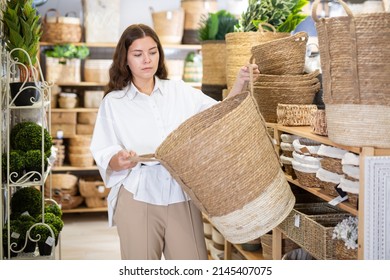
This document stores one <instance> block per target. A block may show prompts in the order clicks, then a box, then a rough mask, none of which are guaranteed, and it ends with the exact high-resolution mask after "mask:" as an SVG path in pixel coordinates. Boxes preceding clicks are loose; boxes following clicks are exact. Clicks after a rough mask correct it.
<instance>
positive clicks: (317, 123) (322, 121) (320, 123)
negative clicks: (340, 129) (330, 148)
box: [310, 109, 328, 136]
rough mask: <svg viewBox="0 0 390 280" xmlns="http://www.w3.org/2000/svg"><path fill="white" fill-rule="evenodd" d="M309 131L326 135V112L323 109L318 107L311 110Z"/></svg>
mask: <svg viewBox="0 0 390 280" xmlns="http://www.w3.org/2000/svg"><path fill="white" fill-rule="evenodd" d="M310 127H311V131H312V132H313V133H314V134H318V135H322V136H327V135H328V127H327V124H326V113H325V110H324V109H318V110H317V111H315V112H313V118H312V123H311V124H310Z"/></svg>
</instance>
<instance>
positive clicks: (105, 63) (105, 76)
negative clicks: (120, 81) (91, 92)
mask: <svg viewBox="0 0 390 280" xmlns="http://www.w3.org/2000/svg"><path fill="white" fill-rule="evenodd" d="M111 64H112V59H86V60H85V64H84V80H85V81H86V82H93V83H108V81H109V80H110V77H109V69H110V67H111Z"/></svg>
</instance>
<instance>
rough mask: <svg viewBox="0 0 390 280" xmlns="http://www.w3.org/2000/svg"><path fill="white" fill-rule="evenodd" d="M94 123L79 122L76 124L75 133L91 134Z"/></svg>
mask: <svg viewBox="0 0 390 280" xmlns="http://www.w3.org/2000/svg"><path fill="white" fill-rule="evenodd" d="M94 128H95V125H93V124H81V123H78V124H77V125H76V134H77V135H92V134H93V130H94Z"/></svg>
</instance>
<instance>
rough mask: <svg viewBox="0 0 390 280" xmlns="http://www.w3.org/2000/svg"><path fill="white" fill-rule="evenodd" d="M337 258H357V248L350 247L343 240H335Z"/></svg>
mask: <svg viewBox="0 0 390 280" xmlns="http://www.w3.org/2000/svg"><path fill="white" fill-rule="evenodd" d="M333 243H334V244H335V259H337V260H357V251H358V250H357V249H348V248H347V246H345V242H344V241H342V240H339V239H337V240H334V242H333Z"/></svg>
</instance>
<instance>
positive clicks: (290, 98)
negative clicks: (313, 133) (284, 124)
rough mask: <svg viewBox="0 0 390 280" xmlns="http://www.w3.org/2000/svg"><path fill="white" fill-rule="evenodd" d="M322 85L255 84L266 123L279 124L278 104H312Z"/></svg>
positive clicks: (256, 94) (256, 96) (255, 91)
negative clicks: (279, 85) (278, 85)
mask: <svg viewBox="0 0 390 280" xmlns="http://www.w3.org/2000/svg"><path fill="white" fill-rule="evenodd" d="M320 86H321V85H320V83H319V82H318V83H316V84H314V85H311V86H301V87H296V86H291V87H263V86H259V85H258V83H255V84H254V97H255V99H256V102H257V104H258V106H259V108H260V112H261V114H262V115H263V117H264V119H265V121H266V122H271V123H276V122H277V118H278V117H277V107H278V104H301V105H302V104H303V105H309V104H312V102H313V99H314V96H315V93H316V92H317V91H319V89H320Z"/></svg>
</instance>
